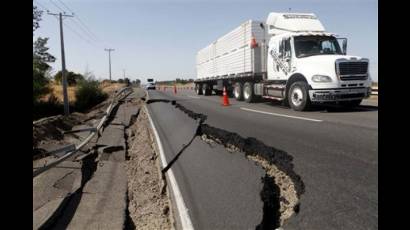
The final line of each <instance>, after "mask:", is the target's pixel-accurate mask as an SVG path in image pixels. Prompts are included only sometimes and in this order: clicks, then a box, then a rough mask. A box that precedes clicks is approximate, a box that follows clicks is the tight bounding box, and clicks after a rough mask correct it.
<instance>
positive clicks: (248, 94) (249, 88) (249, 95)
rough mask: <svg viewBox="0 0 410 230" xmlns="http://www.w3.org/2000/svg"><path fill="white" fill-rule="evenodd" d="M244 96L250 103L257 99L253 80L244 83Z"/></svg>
mask: <svg viewBox="0 0 410 230" xmlns="http://www.w3.org/2000/svg"><path fill="white" fill-rule="evenodd" d="M243 98H244V99H245V101H246V102H248V103H251V102H253V101H254V100H255V93H254V92H253V83H252V82H246V83H245V85H243Z"/></svg>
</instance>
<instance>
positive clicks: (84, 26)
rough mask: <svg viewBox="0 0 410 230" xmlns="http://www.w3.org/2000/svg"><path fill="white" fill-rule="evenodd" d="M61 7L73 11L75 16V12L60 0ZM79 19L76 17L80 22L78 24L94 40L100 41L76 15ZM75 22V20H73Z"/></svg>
mask: <svg viewBox="0 0 410 230" xmlns="http://www.w3.org/2000/svg"><path fill="white" fill-rule="evenodd" d="M58 1H59V2H60V3H61V5H63V7H65V8H66V9H67V10H68V11H71V13H73V14H74V11H73V10H72V9H71V8H70V7H68V6H67V5H66V4H65V3H64V2H62V1H61V0H58ZM76 16H77V17H75V19H77V20H78V22H80V24H81V26H82V27H83V28H84V29H85V30H86V31H87V32H88V33H89V34H90V35H91V37H93V39H95V40H100V39H99V38H98V37H97V36H96V35H95V34H94V33H93V32H92V31H91V29H89V28H88V26H87V25H86V24H85V23H84V22H83V20H81V17H80V16H79V15H76ZM73 21H74V19H73Z"/></svg>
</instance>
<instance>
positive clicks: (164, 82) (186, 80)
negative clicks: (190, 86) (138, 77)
mask: <svg viewBox="0 0 410 230" xmlns="http://www.w3.org/2000/svg"><path fill="white" fill-rule="evenodd" d="M192 82H194V79H191V78H190V79H181V78H177V79H175V80H174V81H157V82H156V83H157V84H162V85H173V84H175V83H177V84H187V83H192Z"/></svg>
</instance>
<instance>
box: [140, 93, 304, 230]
mask: <svg viewBox="0 0 410 230" xmlns="http://www.w3.org/2000/svg"><path fill="white" fill-rule="evenodd" d="M155 102H163V103H171V104H172V105H174V107H175V108H176V109H179V110H181V111H183V112H184V113H185V114H187V115H188V116H189V117H190V118H192V119H194V120H197V121H199V123H198V127H197V130H196V132H195V134H194V137H193V138H192V139H191V140H190V141H189V142H188V143H187V144H185V145H184V146H183V147H182V149H181V150H180V151H179V152H178V154H177V155H176V156H175V157H174V158H173V159H172V160H171V161H170V162H169V163H168V165H167V166H166V167H165V168H164V169H163V170H162V172H163V173H165V172H166V171H167V170H168V169H169V168H170V167H171V166H172V165H173V164H174V163H175V162H176V161H177V159H178V158H179V156H180V155H181V154H182V153H183V151H184V150H185V149H186V148H187V147H188V146H189V145H190V144H191V143H192V140H193V139H194V138H195V137H196V136H199V137H200V138H201V140H202V141H204V142H206V143H208V144H210V143H216V144H220V145H223V146H224V147H225V148H226V149H227V150H228V151H229V152H241V153H244V156H245V157H246V158H247V159H249V160H252V161H254V162H255V163H256V164H257V165H259V166H260V167H262V168H263V169H264V170H265V172H266V174H265V176H264V177H263V178H261V180H262V183H263V188H262V191H261V192H260V197H261V200H262V202H263V218H262V221H261V223H260V224H259V225H257V226H256V227H255V228H256V229H258V230H259V229H275V228H279V227H280V226H283V224H284V223H285V221H286V220H288V219H289V218H290V217H291V216H292V215H293V214H295V213H298V212H299V209H300V202H299V198H300V196H301V195H302V194H303V193H304V191H305V186H304V183H303V181H302V179H301V177H300V176H299V175H298V174H297V173H296V172H295V171H294V170H293V168H294V165H293V163H292V161H293V157H292V156H291V155H289V154H288V153H286V152H285V151H282V150H279V149H276V148H274V147H272V146H267V145H265V144H264V143H263V142H262V141H260V140H258V139H256V138H253V137H248V138H244V137H242V136H240V135H238V134H237V133H234V132H230V131H227V130H223V129H220V128H216V127H212V126H210V125H208V124H205V121H206V119H207V115H205V114H201V113H196V112H194V111H191V110H189V109H187V108H185V107H184V106H183V105H181V104H179V103H177V102H176V101H175V100H167V99H150V100H148V101H146V104H151V103H155Z"/></svg>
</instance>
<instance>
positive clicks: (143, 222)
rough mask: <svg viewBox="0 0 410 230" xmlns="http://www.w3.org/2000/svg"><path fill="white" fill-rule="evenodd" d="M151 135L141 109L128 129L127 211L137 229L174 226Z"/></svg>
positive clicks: (170, 227) (145, 116)
mask: <svg viewBox="0 0 410 230" xmlns="http://www.w3.org/2000/svg"><path fill="white" fill-rule="evenodd" d="M151 136H152V135H150V129H149V123H148V117H147V115H146V114H145V112H144V110H141V112H140V114H139V116H138V118H137V120H136V122H135V123H134V124H133V125H132V126H131V127H130V129H129V131H128V146H129V149H128V157H129V159H128V160H127V162H126V172H127V175H128V199H129V203H128V211H129V215H130V217H131V218H132V221H133V223H134V225H135V229H172V221H171V214H170V201H169V199H168V194H167V193H168V191H167V189H166V184H165V182H164V180H163V179H162V173H161V171H160V166H159V155H158V154H157V153H156V152H155V148H154V147H153V145H154V142H153V140H152V139H151Z"/></svg>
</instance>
